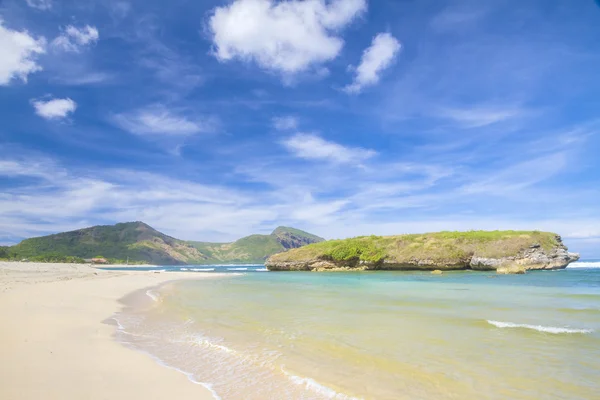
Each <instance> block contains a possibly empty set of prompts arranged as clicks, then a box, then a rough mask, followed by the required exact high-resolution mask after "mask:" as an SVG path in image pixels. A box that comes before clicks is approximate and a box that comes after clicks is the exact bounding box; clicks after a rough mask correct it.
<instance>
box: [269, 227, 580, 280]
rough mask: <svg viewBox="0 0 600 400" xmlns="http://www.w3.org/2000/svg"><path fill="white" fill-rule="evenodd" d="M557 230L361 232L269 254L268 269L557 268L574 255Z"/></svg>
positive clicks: (512, 270) (502, 270)
mask: <svg viewBox="0 0 600 400" xmlns="http://www.w3.org/2000/svg"><path fill="white" fill-rule="evenodd" d="M578 259H579V255H578V254H576V253H569V252H568V250H567V247H566V246H565V245H564V244H563V243H562V239H561V237H560V236H558V235H556V234H553V233H548V232H537V231H531V232H529V231H493V232H483V231H482V232H439V233H432V234H424V235H400V236H388V237H377V236H369V237H360V238H353V239H345V240H337V241H327V242H323V243H318V244H312V245H308V246H305V247H302V248H300V249H295V250H290V251H287V252H284V253H280V254H276V255H273V256H271V257H270V258H269V259H268V260H267V261H266V263H265V266H266V267H267V268H268V269H269V270H271V271H340V270H342V271H343V270H353V271H356V270H428V271H432V270H435V271H440V272H442V271H448V270H464V269H472V270H490V271H493V270H497V271H498V272H499V273H524V272H525V271H526V270H540V269H561V268H565V267H566V266H567V265H569V263H571V262H573V261H577V260H578Z"/></svg>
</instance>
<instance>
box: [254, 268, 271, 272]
mask: <svg viewBox="0 0 600 400" xmlns="http://www.w3.org/2000/svg"><path fill="white" fill-rule="evenodd" d="M255 271H256V272H268V271H269V270H268V269H267V268H258V269H255Z"/></svg>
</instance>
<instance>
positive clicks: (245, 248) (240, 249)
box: [187, 226, 324, 263]
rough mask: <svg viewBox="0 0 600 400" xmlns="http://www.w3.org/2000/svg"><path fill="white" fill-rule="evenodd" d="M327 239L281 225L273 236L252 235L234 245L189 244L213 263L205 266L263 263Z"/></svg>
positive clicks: (191, 242) (190, 242)
mask: <svg viewBox="0 0 600 400" xmlns="http://www.w3.org/2000/svg"><path fill="white" fill-rule="evenodd" d="M323 240H324V239H323V238H320V237H318V236H315V235H312V234H310V233H308V232H304V231H301V230H299V229H294V228H288V227H285V226H280V227H278V228H277V229H275V230H274V231H273V232H272V233H271V234H270V235H250V236H246V237H243V238H241V239H239V240H237V241H235V242H233V243H207V242H193V241H188V242H187V243H188V244H189V245H191V246H193V247H194V248H196V249H197V250H198V251H199V252H200V253H202V254H203V255H205V256H206V257H207V260H210V261H203V263H207V262H209V263H262V262H264V261H265V260H266V259H267V258H268V257H269V256H271V255H273V254H276V253H281V252H283V251H286V250H289V249H295V248H298V247H301V246H304V245H307V244H311V243H318V242H322V241H323Z"/></svg>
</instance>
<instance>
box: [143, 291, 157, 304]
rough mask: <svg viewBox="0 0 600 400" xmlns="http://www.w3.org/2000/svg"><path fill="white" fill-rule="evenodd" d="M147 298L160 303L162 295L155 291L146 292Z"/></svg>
mask: <svg viewBox="0 0 600 400" xmlns="http://www.w3.org/2000/svg"><path fill="white" fill-rule="evenodd" d="M146 296H148V297H150V298H151V299H152V300H153V301H156V302H158V301H160V295H159V294H158V293H156V292H154V291H153V290H146Z"/></svg>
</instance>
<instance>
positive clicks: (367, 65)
mask: <svg viewBox="0 0 600 400" xmlns="http://www.w3.org/2000/svg"><path fill="white" fill-rule="evenodd" d="M401 48H402V45H401V44H400V42H398V40H396V38H395V37H393V36H392V35H390V34H389V33H380V34H378V35H377V36H375V37H374V38H373V42H372V43H371V46H369V47H368V48H367V49H366V50H365V51H364V52H363V55H362V58H361V60H360V65H359V66H358V67H357V68H356V77H355V78H354V82H352V84H350V85H348V86H346V87H345V90H346V91H347V92H349V93H358V92H360V91H361V90H362V89H363V88H364V87H365V86H371V85H375V84H376V83H377V82H379V78H380V75H381V72H383V70H385V69H386V68H388V67H389V66H390V65H391V63H392V61H394V58H395V57H396V55H397V54H398V52H399V51H400V49H401Z"/></svg>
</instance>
